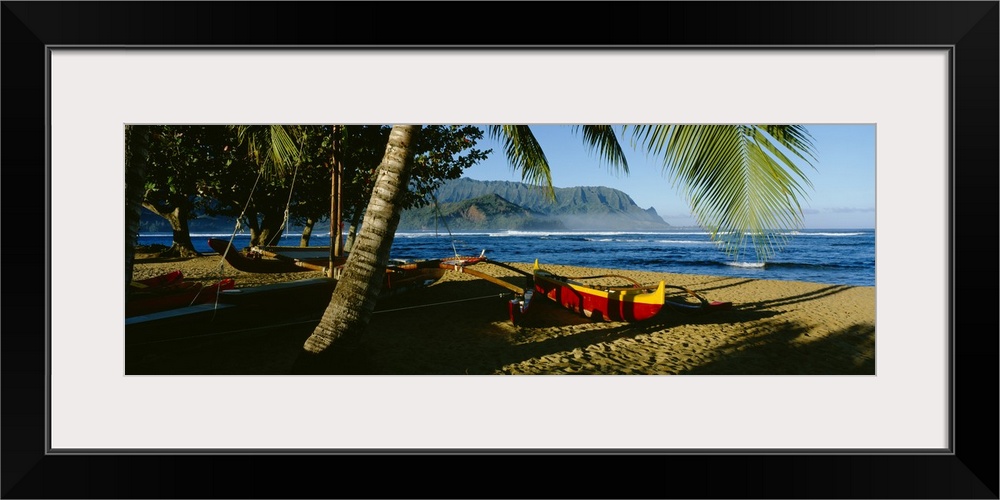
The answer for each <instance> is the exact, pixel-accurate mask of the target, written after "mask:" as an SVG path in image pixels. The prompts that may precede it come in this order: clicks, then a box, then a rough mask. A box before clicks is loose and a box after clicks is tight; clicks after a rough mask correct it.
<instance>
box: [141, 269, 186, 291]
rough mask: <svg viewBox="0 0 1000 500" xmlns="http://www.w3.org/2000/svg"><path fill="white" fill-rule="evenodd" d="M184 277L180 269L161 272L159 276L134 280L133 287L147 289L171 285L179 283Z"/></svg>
mask: <svg viewBox="0 0 1000 500" xmlns="http://www.w3.org/2000/svg"><path fill="white" fill-rule="evenodd" d="M183 279H184V272H182V271H181V270H180V269H178V270H176V271H170V272H169V273H165V274H161V275H159V276H153V277H152V278H146V279H141V280H132V283H131V287H132V290H135V291H140V290H147V289H150V288H160V287H164V286H170V285H173V284H175V283H179V282H180V281H181V280H183Z"/></svg>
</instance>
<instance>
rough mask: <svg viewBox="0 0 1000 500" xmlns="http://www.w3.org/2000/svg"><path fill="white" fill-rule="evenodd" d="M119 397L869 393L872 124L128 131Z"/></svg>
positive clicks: (872, 368)
mask: <svg viewBox="0 0 1000 500" xmlns="http://www.w3.org/2000/svg"><path fill="white" fill-rule="evenodd" d="M124 134H125V137H124V139H125V148H126V151H125V164H124V166H123V167H124V171H125V193H124V195H125V207H126V211H125V221H124V223H125V262H124V264H125V279H126V282H125V284H124V285H125V301H124V304H123V309H124V317H123V320H124V324H125V335H124V336H125V338H124V357H125V374H126V375H449V376H454V375H459V376H462V375H875V374H876V364H877V363H876V332H875V286H876V284H875V276H876V273H875V269H876V263H875V139H876V127H875V125H874V124H805V125H750V124H707V125H670V124H614V125H584V124H579V125H574V124H566V125H553V124H541V125H503V124H477V125H437V124H434V125H379V124H368V125H353V124H352V125H315V124H308V125H298V124H275V125H268V124H263V125H262V124H254V125H222V124H212V125H200V124H193V125H126V126H125V127H124Z"/></svg>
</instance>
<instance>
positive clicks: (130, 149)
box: [125, 125, 149, 298]
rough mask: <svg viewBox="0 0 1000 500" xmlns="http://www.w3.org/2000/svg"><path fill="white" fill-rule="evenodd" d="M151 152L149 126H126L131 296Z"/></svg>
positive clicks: (127, 252)
mask: <svg viewBox="0 0 1000 500" xmlns="http://www.w3.org/2000/svg"><path fill="white" fill-rule="evenodd" d="M148 154H149V128H148V127H144V126H135V125H126V126H125V294H126V298H127V297H128V291H129V289H130V288H131V287H129V283H131V282H132V269H133V267H134V266H135V246H136V244H137V243H138V241H139V219H140V217H141V216H142V197H143V193H144V192H145V189H144V187H145V184H146V157H147V155H148Z"/></svg>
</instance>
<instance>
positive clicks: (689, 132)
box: [626, 125, 815, 262]
mask: <svg viewBox="0 0 1000 500" xmlns="http://www.w3.org/2000/svg"><path fill="white" fill-rule="evenodd" d="M626 129H628V127H626ZM631 130H632V140H633V142H634V143H638V144H640V145H641V146H642V147H643V148H644V149H646V151H647V152H648V153H651V154H655V155H657V156H661V157H662V159H663V171H664V175H665V176H666V177H667V178H668V179H669V180H670V182H671V183H672V185H673V186H674V188H680V190H681V191H682V192H683V194H684V195H685V196H686V197H687V199H688V202H689V203H690V205H691V210H692V213H693V214H694V216H695V218H696V219H697V220H698V223H699V224H700V225H701V226H702V227H705V228H706V229H708V230H709V231H710V232H711V235H712V239H713V241H716V242H719V243H720V244H721V246H722V247H723V249H724V250H725V251H726V253H727V254H729V255H730V256H731V257H733V258H735V259H741V258H745V254H746V247H747V244H748V243H749V244H750V245H752V247H753V250H754V254H755V255H756V259H757V260H758V261H761V262H763V261H766V260H768V259H770V258H771V257H772V256H773V255H774V253H775V252H776V251H777V250H779V249H780V248H781V247H782V246H784V244H785V243H786V242H787V232H788V231H790V230H797V229H800V228H801V227H802V208H801V204H800V202H799V198H800V197H806V196H807V195H806V192H805V190H804V189H803V187H802V184H801V183H803V182H804V183H805V184H806V185H808V186H810V187H811V184H810V183H809V180H808V179H807V178H806V177H805V175H804V173H803V171H802V169H801V168H799V166H798V165H797V164H796V163H795V162H794V161H792V159H791V158H790V157H789V154H791V156H794V157H797V158H798V159H800V160H802V161H803V162H805V163H806V164H808V165H810V166H812V163H811V161H810V160H811V159H815V155H814V153H813V149H812V143H811V137H810V136H809V135H808V132H807V131H806V130H805V129H804V128H803V127H801V126H797V125H638V126H634V127H632V129H631Z"/></svg>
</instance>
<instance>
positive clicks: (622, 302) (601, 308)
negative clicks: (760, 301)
mask: <svg viewBox="0 0 1000 500" xmlns="http://www.w3.org/2000/svg"><path fill="white" fill-rule="evenodd" d="M533 277H534V292H535V293H534V294H533V295H534V296H536V297H537V296H542V297H546V298H548V299H549V300H552V301H553V302H556V303H557V304H559V305H561V306H563V307H565V308H566V309H569V310H571V311H574V312H576V313H579V314H582V315H584V316H586V317H588V318H595V319H596V318H603V319H604V320H605V321H627V322H635V321H644V320H648V319H650V318H653V317H654V316H656V315H657V314H659V313H660V311H662V310H663V309H664V308H665V307H667V308H671V309H681V310H709V309H727V308H729V307H731V306H732V303H731V302H719V301H708V300H706V299H705V298H703V297H701V296H700V295H698V294H696V293H694V292H692V291H691V290H688V289H686V288H684V287H679V286H674V285H667V284H666V282H665V281H660V282H659V283H657V284H656V285H642V284H640V283H637V282H635V281H634V280H632V279H631V278H628V277H625V276H616V275H602V276H588V277H576V278H574V277H566V276H559V275H557V274H554V273H552V272H549V271H546V270H544V269H541V268H540V267H539V265H538V261H537V260H536V261H535V266H534V269H533ZM595 278H620V279H622V280H625V281H627V282H628V284H627V285H624V286H599V285H587V284H585V283H583V280H587V279H595ZM668 289H676V290H680V291H682V292H684V293H683V294H682V295H680V296H679V297H672V298H668V296H667V290H668ZM531 298H532V296H530V295H529V296H527V297H526V299H527V300H522V301H521V302H520V303H515V302H513V301H512V303H511V306H510V307H511V320H512V321H514V320H515V317H518V318H519V317H520V316H523V315H524V314H525V313H526V312H527V310H528V307H529V305H530V300H531ZM691 299H693V300H691ZM514 322H515V324H516V323H517V322H516V321H514Z"/></svg>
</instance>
